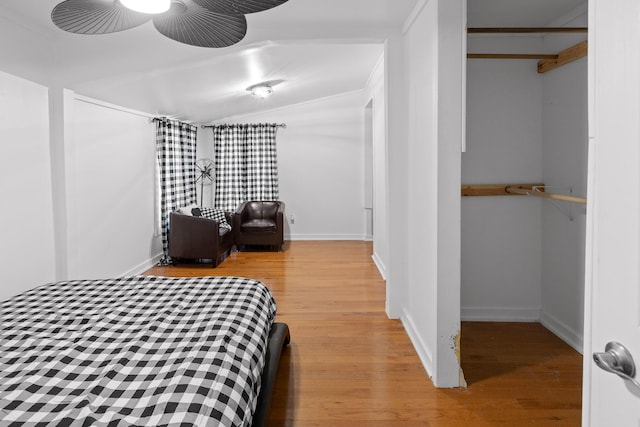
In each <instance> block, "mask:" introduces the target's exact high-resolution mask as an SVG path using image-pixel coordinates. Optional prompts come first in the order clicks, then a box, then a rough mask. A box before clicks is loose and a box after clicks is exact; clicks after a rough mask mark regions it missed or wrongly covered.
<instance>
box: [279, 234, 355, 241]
mask: <svg viewBox="0 0 640 427" xmlns="http://www.w3.org/2000/svg"><path fill="white" fill-rule="evenodd" d="M286 239H287V240H292V241H294V240H358V241H363V240H367V239H366V236H365V235H363V234H291V235H289V236H287V238H286Z"/></svg>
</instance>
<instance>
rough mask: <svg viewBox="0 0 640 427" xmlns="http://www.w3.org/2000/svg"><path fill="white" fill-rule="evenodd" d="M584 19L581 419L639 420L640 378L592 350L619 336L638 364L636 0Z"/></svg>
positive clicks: (639, 50) (597, 7)
mask: <svg viewBox="0 0 640 427" xmlns="http://www.w3.org/2000/svg"><path fill="white" fill-rule="evenodd" d="M589 21H590V22H589V128H590V129H589V157H590V159H589V195H588V199H589V202H588V205H587V212H588V213H587V253H586V264H587V271H586V292H585V332H584V338H585V348H584V383H583V393H584V396H583V397H584V399H583V425H584V426H593V427H600V426H603V427H604V426H614V425H615V426H624V427H626V426H633V427H639V426H640V388H639V387H640V386H636V385H634V384H633V381H629V380H624V379H622V378H620V377H618V376H616V375H615V374H612V373H609V372H606V371H604V370H602V369H600V368H599V367H598V366H596V364H595V363H594V360H593V357H592V355H593V353H594V352H604V350H605V346H606V344H607V343H608V342H610V341H616V342H619V343H621V344H623V345H624V346H626V348H628V350H629V351H630V353H631V355H632V356H633V357H634V358H635V363H636V366H637V367H640V292H639V288H640V0H589ZM609 360H610V362H611V361H613V360H614V359H611V358H609ZM612 363H613V362H612ZM635 378H636V380H638V379H640V374H635Z"/></svg>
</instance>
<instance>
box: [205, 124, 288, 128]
mask: <svg viewBox="0 0 640 427" xmlns="http://www.w3.org/2000/svg"><path fill="white" fill-rule="evenodd" d="M267 124H270V123H267ZM273 125H274V126H277V127H279V128H286V127H287V125H286V124H285V123H273ZM233 126H260V124H259V123H250V124H249V123H247V124H242V123H224V124H220V125H201V127H202V129H206V128H215V127H233Z"/></svg>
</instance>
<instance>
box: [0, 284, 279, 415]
mask: <svg viewBox="0 0 640 427" xmlns="http://www.w3.org/2000/svg"><path fill="white" fill-rule="evenodd" d="M275 314H276V305H275V302H274V300H273V297H272V295H271V293H270V292H269V290H268V289H267V287H266V286H265V285H264V284H262V283H260V282H258V281H255V280H251V279H245V278H239V277H199V278H167V277H156V276H132V277H123V278H118V279H108V280H91V281H80V280H78V281H65V282H57V283H51V284H48V285H45V286H41V287H38V288H35V289H32V290H30V291H27V292H25V293H22V294H20V295H17V296H15V297H13V298H11V299H9V300H7V301H4V302H1V303H0V425H2V426H5V425H6V426H12V425H16V426H18V425H29V426H45V425H65V426H67V425H69V426H88V425H91V426H109V427H115V426H198V427H200V426H254V427H257V426H263V425H266V420H267V416H268V409H269V404H270V400H271V391H272V389H273V384H274V382H275V373H276V370H277V367H278V362H279V359H280V355H281V351H282V349H283V348H284V347H285V346H286V345H287V344H288V343H289V330H288V327H287V325H286V324H284V323H276V322H274V319H275Z"/></svg>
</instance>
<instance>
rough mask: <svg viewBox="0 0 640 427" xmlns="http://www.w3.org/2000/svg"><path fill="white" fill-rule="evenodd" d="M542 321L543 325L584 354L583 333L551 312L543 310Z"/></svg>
mask: <svg viewBox="0 0 640 427" xmlns="http://www.w3.org/2000/svg"><path fill="white" fill-rule="evenodd" d="M540 323H541V324H542V326H544V327H545V328H547V329H548V330H550V331H551V332H553V333H554V334H555V335H556V336H557V337H558V338H560V339H561V340H562V341H564V342H566V343H567V344H569V345H570V346H571V347H573V349H574V350H575V351H577V352H578V353H580V354H584V353H583V351H584V340H583V337H582V335H580V334H578V333H577V332H575V331H573V330H572V329H571V328H569V327H568V326H567V325H566V324H564V323H563V322H561V321H560V320H558V318H557V317H555V316H552V315H551V314H549V313H545V312H542V316H541V318H540Z"/></svg>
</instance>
